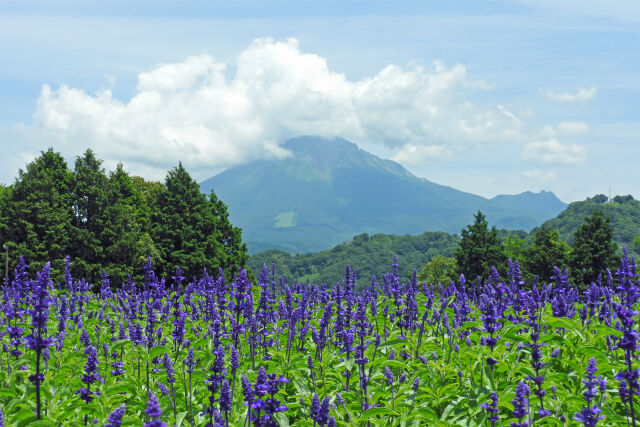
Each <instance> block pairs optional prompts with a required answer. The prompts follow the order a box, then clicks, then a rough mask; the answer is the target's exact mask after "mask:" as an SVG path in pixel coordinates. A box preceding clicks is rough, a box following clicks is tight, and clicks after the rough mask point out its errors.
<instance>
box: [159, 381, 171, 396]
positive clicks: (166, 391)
mask: <svg viewBox="0 0 640 427" xmlns="http://www.w3.org/2000/svg"><path fill="white" fill-rule="evenodd" d="M156 385H157V386H158V388H159V389H160V393H162V395H163V396H167V395H169V389H168V388H167V386H166V385H164V384H162V382H160V381H156Z"/></svg>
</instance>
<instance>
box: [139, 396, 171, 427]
mask: <svg viewBox="0 0 640 427" xmlns="http://www.w3.org/2000/svg"><path fill="white" fill-rule="evenodd" d="M144 413H145V414H147V416H148V417H149V418H151V421H149V422H147V423H145V424H144V427H166V424H165V423H163V422H162V421H161V420H160V416H161V415H162V409H160V402H158V398H157V397H156V395H155V394H153V393H149V400H148V401H147V408H146V409H145V410H144Z"/></svg>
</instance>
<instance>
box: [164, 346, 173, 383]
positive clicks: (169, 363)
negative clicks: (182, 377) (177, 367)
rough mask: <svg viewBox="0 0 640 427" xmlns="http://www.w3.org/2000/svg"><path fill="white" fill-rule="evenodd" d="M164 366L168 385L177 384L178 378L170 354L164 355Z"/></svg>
mask: <svg viewBox="0 0 640 427" xmlns="http://www.w3.org/2000/svg"><path fill="white" fill-rule="evenodd" d="M162 364H163V365H164V369H165V371H167V383H169V384H175V382H176V376H175V374H174V371H173V362H172V361H171V358H170V357H169V354H168V353H165V354H164V356H163V358H162Z"/></svg>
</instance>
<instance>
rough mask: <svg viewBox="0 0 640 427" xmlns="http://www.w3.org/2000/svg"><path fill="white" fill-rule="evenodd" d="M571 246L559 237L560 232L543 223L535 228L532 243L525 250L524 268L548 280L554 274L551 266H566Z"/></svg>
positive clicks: (561, 267) (562, 267) (563, 267)
mask: <svg viewBox="0 0 640 427" xmlns="http://www.w3.org/2000/svg"><path fill="white" fill-rule="evenodd" d="M570 255H571V247H569V245H567V243H566V242H565V241H564V240H562V239H561V238H560V232H558V230H554V229H552V228H551V227H550V226H549V225H548V224H543V225H542V226H540V227H539V228H538V229H536V230H535V232H534V234H533V243H532V244H531V246H529V247H528V248H527V249H526V250H525V257H524V260H523V261H524V262H523V264H524V270H525V271H526V272H528V273H530V274H531V275H537V276H538V277H539V278H540V279H541V280H543V281H548V280H550V278H551V276H553V275H554V274H555V271H554V268H553V267H558V268H560V269H562V270H564V269H565V268H567V267H568V265H569V257H570Z"/></svg>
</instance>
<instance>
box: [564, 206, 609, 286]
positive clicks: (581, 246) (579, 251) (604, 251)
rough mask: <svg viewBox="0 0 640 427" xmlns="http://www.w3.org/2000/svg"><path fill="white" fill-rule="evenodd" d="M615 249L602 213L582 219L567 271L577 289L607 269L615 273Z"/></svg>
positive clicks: (592, 280) (606, 219)
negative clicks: (568, 270)
mask: <svg viewBox="0 0 640 427" xmlns="http://www.w3.org/2000/svg"><path fill="white" fill-rule="evenodd" d="M616 251H617V245H616V244H615V242H614V241H613V229H612V227H611V221H610V219H609V217H608V216H607V215H605V214H604V213H603V212H602V211H601V210H596V211H594V212H593V213H592V214H591V215H589V216H587V217H585V219H584V222H583V224H582V225H581V226H580V227H578V229H577V230H576V232H575V234H574V243H573V254H572V256H571V261H570V267H571V274H572V276H573V280H574V282H575V283H576V285H577V286H579V287H584V286H587V285H588V284H589V283H591V282H594V281H595V280H596V279H597V277H598V275H599V274H604V272H605V270H606V269H607V268H609V269H611V270H614V269H615V268H616V266H617V263H618V257H617V255H616Z"/></svg>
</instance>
